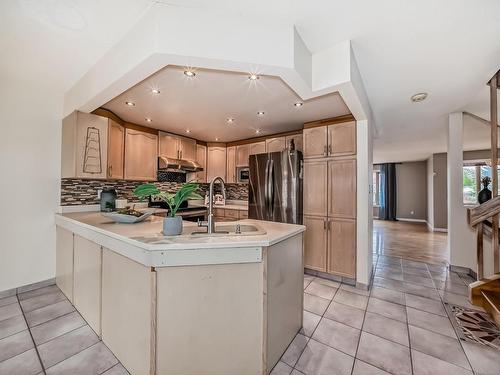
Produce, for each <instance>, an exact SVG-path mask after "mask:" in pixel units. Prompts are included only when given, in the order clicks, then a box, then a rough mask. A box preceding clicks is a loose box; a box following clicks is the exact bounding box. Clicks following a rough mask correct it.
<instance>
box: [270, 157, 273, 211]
mask: <svg viewBox="0 0 500 375" xmlns="http://www.w3.org/2000/svg"><path fill="white" fill-rule="evenodd" d="M269 215H270V219H273V217H274V161H273V159H271V160H269Z"/></svg>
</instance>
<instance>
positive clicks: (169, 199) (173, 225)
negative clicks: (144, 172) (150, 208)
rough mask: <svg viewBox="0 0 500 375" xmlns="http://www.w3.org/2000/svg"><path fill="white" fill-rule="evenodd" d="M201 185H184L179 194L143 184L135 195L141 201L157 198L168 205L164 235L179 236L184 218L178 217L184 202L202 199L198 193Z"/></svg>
mask: <svg viewBox="0 0 500 375" xmlns="http://www.w3.org/2000/svg"><path fill="white" fill-rule="evenodd" d="M198 188H199V185H198V184H195V183H192V182H188V183H187V184H184V185H183V186H182V187H181V188H180V189H179V190H177V192H176V193H175V194H174V193H168V192H166V191H161V190H160V189H158V188H157V187H156V186H155V185H154V184H142V185H139V186H137V187H136V188H135V190H134V195H135V196H136V197H139V198H140V199H144V198H147V197H149V196H152V197H157V198H160V199H161V200H163V201H164V202H166V203H167V205H168V216H166V217H165V219H164V220H163V234H164V235H165V236H178V235H179V234H181V233H182V217H181V216H176V214H177V210H178V209H179V207H180V205H181V203H182V202H184V201H187V200H188V199H202V198H203V197H202V196H201V195H199V194H198V193H196V190H198Z"/></svg>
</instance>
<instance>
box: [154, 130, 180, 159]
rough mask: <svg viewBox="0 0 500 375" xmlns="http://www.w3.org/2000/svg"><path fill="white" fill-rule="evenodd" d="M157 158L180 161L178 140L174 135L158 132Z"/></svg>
mask: <svg viewBox="0 0 500 375" xmlns="http://www.w3.org/2000/svg"><path fill="white" fill-rule="evenodd" d="M158 140H159V142H158V144H159V152H158V154H159V156H163V157H166V158H171V159H180V153H179V138H178V137H177V136H176V135H173V134H169V133H164V132H160V133H159V135H158Z"/></svg>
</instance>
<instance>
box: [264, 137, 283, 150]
mask: <svg viewBox="0 0 500 375" xmlns="http://www.w3.org/2000/svg"><path fill="white" fill-rule="evenodd" d="M286 147H287V143H286V138H285V137H276V138H268V139H266V150H267V152H278V151H283V150H284V149H285V148H286Z"/></svg>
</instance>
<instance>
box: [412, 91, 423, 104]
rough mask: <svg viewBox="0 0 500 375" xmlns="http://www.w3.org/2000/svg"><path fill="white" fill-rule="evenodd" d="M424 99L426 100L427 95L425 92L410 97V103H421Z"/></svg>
mask: <svg viewBox="0 0 500 375" xmlns="http://www.w3.org/2000/svg"><path fill="white" fill-rule="evenodd" d="M425 99H427V93H426V92H419V93H418V94H415V95H413V96H412V97H411V101H412V102H414V103H417V102H422V101H424V100H425Z"/></svg>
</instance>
